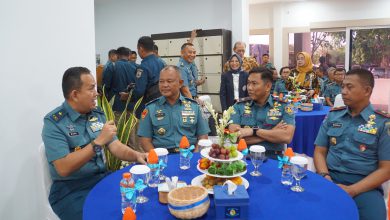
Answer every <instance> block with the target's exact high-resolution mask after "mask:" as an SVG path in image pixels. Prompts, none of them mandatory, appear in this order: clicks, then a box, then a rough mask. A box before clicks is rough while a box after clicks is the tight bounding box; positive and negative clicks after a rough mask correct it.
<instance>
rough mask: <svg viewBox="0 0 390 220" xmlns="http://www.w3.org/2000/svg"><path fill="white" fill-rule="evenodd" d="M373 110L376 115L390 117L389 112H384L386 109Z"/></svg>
mask: <svg viewBox="0 0 390 220" xmlns="http://www.w3.org/2000/svg"><path fill="white" fill-rule="evenodd" d="M374 112H375V113H377V114H378V115H382V116H383V117H385V118H390V114H389V113H388V112H386V111H382V110H375V111H374Z"/></svg>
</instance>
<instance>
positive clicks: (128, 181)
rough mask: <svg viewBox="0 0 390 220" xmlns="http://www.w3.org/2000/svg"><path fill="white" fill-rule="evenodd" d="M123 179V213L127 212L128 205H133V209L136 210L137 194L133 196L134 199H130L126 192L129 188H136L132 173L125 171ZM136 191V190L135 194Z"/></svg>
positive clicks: (121, 189) (121, 185)
mask: <svg viewBox="0 0 390 220" xmlns="http://www.w3.org/2000/svg"><path fill="white" fill-rule="evenodd" d="M122 177H123V178H122V180H121V182H120V184H119V185H120V192H121V209H122V214H123V213H125V209H126V208H127V207H131V208H132V209H133V211H134V212H135V211H136V205H137V202H136V195H134V196H133V198H132V199H128V198H127V197H126V192H128V191H129V188H133V190H134V180H133V178H132V177H131V173H124V174H123V176H122ZM135 193H136V191H134V194H135Z"/></svg>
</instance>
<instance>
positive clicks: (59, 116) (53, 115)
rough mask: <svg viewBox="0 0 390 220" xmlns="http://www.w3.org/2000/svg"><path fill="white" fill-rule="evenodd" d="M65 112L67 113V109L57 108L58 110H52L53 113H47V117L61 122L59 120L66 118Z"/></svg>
mask: <svg viewBox="0 0 390 220" xmlns="http://www.w3.org/2000/svg"><path fill="white" fill-rule="evenodd" d="M65 114H66V111H65V109H63V108H59V109H56V110H54V111H52V112H51V113H49V114H48V115H47V117H49V118H50V119H51V120H53V121H55V122H59V121H61V119H63V118H64V116H65Z"/></svg>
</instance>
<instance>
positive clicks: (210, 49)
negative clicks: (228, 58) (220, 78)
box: [202, 36, 223, 54]
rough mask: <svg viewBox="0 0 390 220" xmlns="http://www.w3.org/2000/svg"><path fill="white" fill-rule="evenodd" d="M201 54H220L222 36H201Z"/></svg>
mask: <svg viewBox="0 0 390 220" xmlns="http://www.w3.org/2000/svg"><path fill="white" fill-rule="evenodd" d="M202 43H203V45H202V48H203V51H202V52H203V54H222V45H223V39H222V36H210V37H203V38H202Z"/></svg>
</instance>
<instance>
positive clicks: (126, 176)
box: [122, 172, 131, 179]
mask: <svg viewBox="0 0 390 220" xmlns="http://www.w3.org/2000/svg"><path fill="white" fill-rule="evenodd" d="M122 176H123V178H125V179H128V178H130V177H131V173H128V172H127V173H123V175H122Z"/></svg>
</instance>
